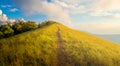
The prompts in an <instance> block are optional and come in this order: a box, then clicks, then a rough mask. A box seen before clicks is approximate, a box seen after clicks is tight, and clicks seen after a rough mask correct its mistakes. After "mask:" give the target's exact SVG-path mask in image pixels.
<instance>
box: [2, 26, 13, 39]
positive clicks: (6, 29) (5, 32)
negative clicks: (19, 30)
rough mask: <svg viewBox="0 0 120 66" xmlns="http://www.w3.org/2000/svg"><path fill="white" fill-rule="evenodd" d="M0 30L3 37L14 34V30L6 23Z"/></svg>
mask: <svg viewBox="0 0 120 66" xmlns="http://www.w3.org/2000/svg"><path fill="white" fill-rule="evenodd" d="M0 31H1V32H2V33H3V35H4V37H9V36H11V35H13V34H14V30H13V29H12V28H11V26H9V25H8V24H5V25H2V26H1V27H0ZM2 33H1V34H2Z"/></svg>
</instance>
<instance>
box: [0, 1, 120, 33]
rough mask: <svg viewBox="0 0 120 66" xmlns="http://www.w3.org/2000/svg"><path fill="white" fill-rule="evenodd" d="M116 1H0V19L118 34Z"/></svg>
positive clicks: (119, 23) (119, 17)
mask: <svg viewBox="0 0 120 66" xmlns="http://www.w3.org/2000/svg"><path fill="white" fill-rule="evenodd" d="M119 2H120V0H0V11H1V13H0V22H5V21H7V20H9V21H14V20H18V19H24V20H26V21H28V20H32V21H36V22H42V21H45V20H53V21H58V22H61V23H63V24H65V25H67V26H69V27H71V28H74V29H77V30H81V31H85V32H89V33H93V34H120V30H119V28H120V5H119Z"/></svg>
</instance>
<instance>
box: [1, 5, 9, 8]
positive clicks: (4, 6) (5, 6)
mask: <svg viewBox="0 0 120 66" xmlns="http://www.w3.org/2000/svg"><path fill="white" fill-rule="evenodd" d="M1 7H2V8H7V7H11V5H1Z"/></svg>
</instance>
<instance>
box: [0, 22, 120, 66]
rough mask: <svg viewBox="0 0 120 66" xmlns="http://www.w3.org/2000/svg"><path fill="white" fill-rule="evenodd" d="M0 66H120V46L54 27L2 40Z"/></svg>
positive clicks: (50, 26) (62, 27)
mask: <svg viewBox="0 0 120 66" xmlns="http://www.w3.org/2000/svg"><path fill="white" fill-rule="evenodd" d="M0 66H120V46H119V45H117V44H115V43H112V42H109V41H107V40H104V39H101V38H98V37H95V36H92V35H90V34H87V33H85V32H80V31H77V30H73V29H70V28H68V27H66V26H64V25H62V24H59V23H54V24H51V25H48V26H45V27H42V28H40V29H37V30H33V31H29V32H25V33H22V34H19V35H15V36H13V37H9V38H4V39H1V40H0Z"/></svg>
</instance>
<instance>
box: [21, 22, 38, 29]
mask: <svg viewBox="0 0 120 66" xmlns="http://www.w3.org/2000/svg"><path fill="white" fill-rule="evenodd" d="M37 28H38V25H37V24H36V23H35V22H32V21H28V22H25V23H23V31H30V30H34V29H37Z"/></svg>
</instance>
